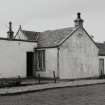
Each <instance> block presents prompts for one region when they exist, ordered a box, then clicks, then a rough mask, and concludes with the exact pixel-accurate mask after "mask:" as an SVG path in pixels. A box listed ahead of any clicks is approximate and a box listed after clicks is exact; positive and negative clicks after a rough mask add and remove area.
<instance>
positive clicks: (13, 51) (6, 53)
mask: <svg viewBox="0 0 105 105" xmlns="http://www.w3.org/2000/svg"><path fill="white" fill-rule="evenodd" d="M36 46H37V44H36V43H35V42H25V41H9V40H0V78H9V77H10V78H12V77H17V76H19V75H20V76H21V77H26V52H28V51H33V48H34V47H36Z"/></svg>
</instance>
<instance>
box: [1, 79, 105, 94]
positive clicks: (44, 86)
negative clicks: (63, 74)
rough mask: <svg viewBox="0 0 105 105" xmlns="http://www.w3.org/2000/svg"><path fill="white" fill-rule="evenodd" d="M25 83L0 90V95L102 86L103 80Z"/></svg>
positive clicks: (104, 81)
mask: <svg viewBox="0 0 105 105" xmlns="http://www.w3.org/2000/svg"><path fill="white" fill-rule="evenodd" d="M26 83H28V85H24V86H17V87H6V88H0V95H16V94H23V93H28V92H37V91H43V90H48V89H55V88H64V87H77V86H87V85H96V84H104V83H105V79H90V80H75V81H57V83H54V82H43V83H41V84H38V83H35V82H34V80H33V81H27V82H23V83H22V84H26Z"/></svg>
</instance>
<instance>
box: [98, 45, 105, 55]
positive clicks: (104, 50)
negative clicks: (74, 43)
mask: <svg viewBox="0 0 105 105" xmlns="http://www.w3.org/2000/svg"><path fill="white" fill-rule="evenodd" d="M96 45H97V47H98V48H99V55H100V56H105V43H96Z"/></svg>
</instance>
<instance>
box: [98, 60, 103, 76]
mask: <svg viewBox="0 0 105 105" xmlns="http://www.w3.org/2000/svg"><path fill="white" fill-rule="evenodd" d="M99 75H100V77H103V76H104V59H102V58H101V59H99Z"/></svg>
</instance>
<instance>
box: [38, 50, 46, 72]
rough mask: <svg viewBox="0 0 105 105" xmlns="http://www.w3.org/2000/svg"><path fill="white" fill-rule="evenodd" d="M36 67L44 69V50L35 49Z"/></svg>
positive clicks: (40, 69)
mask: <svg viewBox="0 0 105 105" xmlns="http://www.w3.org/2000/svg"><path fill="white" fill-rule="evenodd" d="M36 69H37V70H38V71H43V70H45V50H36Z"/></svg>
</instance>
